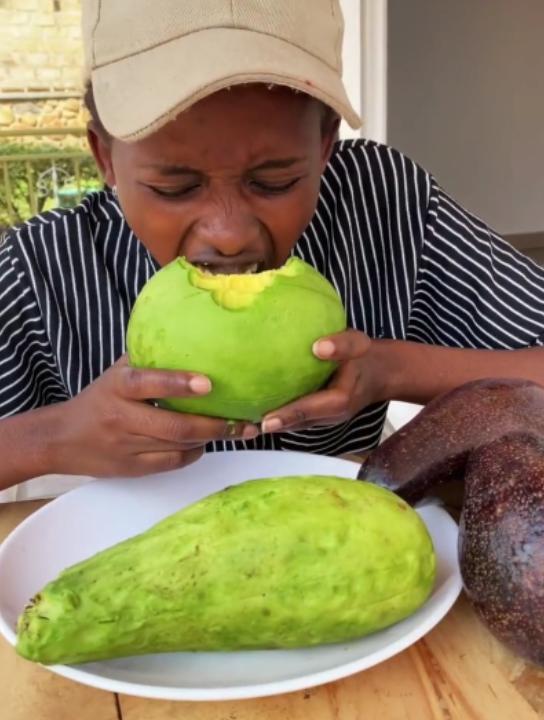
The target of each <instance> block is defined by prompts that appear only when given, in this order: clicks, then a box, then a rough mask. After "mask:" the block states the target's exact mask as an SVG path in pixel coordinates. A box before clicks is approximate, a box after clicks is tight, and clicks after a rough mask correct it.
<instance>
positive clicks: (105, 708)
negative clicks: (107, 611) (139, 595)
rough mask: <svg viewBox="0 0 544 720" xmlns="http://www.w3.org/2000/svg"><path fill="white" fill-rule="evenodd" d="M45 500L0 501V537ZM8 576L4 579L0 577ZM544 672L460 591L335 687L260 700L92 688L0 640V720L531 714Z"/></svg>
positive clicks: (486, 719) (541, 705) (419, 718)
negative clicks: (398, 650) (407, 641)
mask: <svg viewBox="0 0 544 720" xmlns="http://www.w3.org/2000/svg"><path fill="white" fill-rule="evenodd" d="M43 504H45V503H44V502H29V503H16V504H9V505H8V504H7V505H0V542H1V541H2V540H3V539H4V538H5V536H6V535H7V534H8V533H9V532H10V531H11V530H12V529H13V528H14V527H15V526H16V525H17V524H18V523H20V522H21V521H22V520H23V519H24V518H26V517H28V515H30V514H31V513H32V512H34V511H35V510H37V509H38V508H39V507H41V506H42V505H43ZM2 581H3V582H5V579H4V578H3V579H2ZM535 718H544V673H542V672H539V671H538V670H536V669H535V668H533V667H531V666H528V665H526V664H525V663H523V662H521V661H520V660H518V659H516V658H515V657H514V656H513V655H511V654H510V653H509V652H507V651H506V650H505V649H504V648H502V647H501V646H500V645H499V644H498V643H497V642H496V641H495V640H494V639H493V638H492V637H491V635H490V634H489V633H488V632H487V631H486V630H485V629H484V628H483V627H482V625H481V624H480V623H479V621H478V620H477V618H476V617H475V615H474V613H473V612H472V610H471V609H470V607H469V605H468V603H467V602H466V600H465V598H464V597H461V599H460V600H459V601H458V603H457V604H456V605H455V606H454V608H453V609H452V610H451V612H450V613H449V614H448V615H447V617H446V618H445V619H444V620H443V621H442V622H441V623H440V624H439V625H438V626H437V627H436V628H435V629H434V630H433V631H432V632H431V633H429V634H428V635H427V636H426V637H425V638H424V639H423V640H421V641H420V642H418V643H417V644H416V645H414V646H412V647H411V648H409V649H408V650H406V651H405V652H404V653H402V654H400V655H398V656H396V657H394V658H392V659H391V660H389V661H387V662H385V663H383V664H382V665H378V666H377V667H375V668H373V669H371V670H368V671H366V672H364V673H361V674H359V675H356V676H354V677H351V678H348V679H347V680H343V681H340V682H337V683H333V684H330V685H326V686H323V687H319V688H315V689H312V690H308V691H307V692H298V693H294V694H291V695H283V696H279V697H274V698H265V699H260V700H249V701H237V702H227V703H172V702H161V701H155V700H153V701H151V700H143V699H140V698H135V697H129V696H124V695H114V694H112V693H108V692H102V691H99V690H93V689H91V688H87V687H85V686H83V685H79V684H76V683H74V682H71V681H69V680H65V679H64V678H61V677H58V676H56V675H54V674H53V673H51V672H49V671H48V670H46V669H44V668H42V667H40V666H37V665H34V664H32V663H30V662H27V661H25V660H23V659H21V658H19V657H18V656H17V655H16V654H15V652H14V650H13V648H12V647H11V646H9V645H8V644H7V643H6V641H5V640H3V639H1V638H0V720H533V719H535Z"/></svg>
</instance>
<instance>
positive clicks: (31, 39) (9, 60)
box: [0, 0, 87, 147]
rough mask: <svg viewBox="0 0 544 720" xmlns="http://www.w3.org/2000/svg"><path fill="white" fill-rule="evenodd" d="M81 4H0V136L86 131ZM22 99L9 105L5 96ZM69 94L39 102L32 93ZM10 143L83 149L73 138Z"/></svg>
mask: <svg viewBox="0 0 544 720" xmlns="http://www.w3.org/2000/svg"><path fill="white" fill-rule="evenodd" d="M80 23H81V0H0V131H10V130H16V131H25V130H39V129H41V128H44V129H47V130H53V129H55V130H59V132H60V133H62V131H63V130H67V129H70V128H83V127H85V124H86V122H87V113H86V111H85V109H84V107H83V104H82V102H81V100H80V93H81V67H82V55H83V52H82V46H81V29H80ZM27 92H28V99H27V98H24V97H21V98H19V99H17V100H15V101H8V100H7V99H6V98H5V97H4V99H2V95H3V94H6V93H16V94H19V95H22V96H24V94H26V93H27ZM40 92H41V93H43V92H60V93H71V95H72V97H70V96H65V97H64V98H62V99H48V100H39V99H35V98H33V93H40ZM10 140H11V141H12V142H17V143H24V144H30V145H34V144H44V143H45V144H47V145H56V146H62V147H84V146H85V140H82V139H81V138H78V137H76V136H74V135H67V134H59V135H58V136H57V135H54V136H44V135H40V136H33V137H28V138H27V137H25V138H20V137H17V138H15V137H13V139H10Z"/></svg>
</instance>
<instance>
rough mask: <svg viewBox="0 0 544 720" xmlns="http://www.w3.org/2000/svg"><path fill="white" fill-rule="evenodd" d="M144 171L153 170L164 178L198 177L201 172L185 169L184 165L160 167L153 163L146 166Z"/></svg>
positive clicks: (194, 169) (189, 168)
mask: <svg viewBox="0 0 544 720" xmlns="http://www.w3.org/2000/svg"><path fill="white" fill-rule="evenodd" d="M145 168H146V170H155V172H158V173H159V175H164V176H165V177H175V176H176V175H200V174H201V171H200V170H197V169H196V168H191V167H187V166H186V165H160V164H157V163H154V164H152V165H146V166H145Z"/></svg>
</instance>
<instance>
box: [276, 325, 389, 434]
mask: <svg viewBox="0 0 544 720" xmlns="http://www.w3.org/2000/svg"><path fill="white" fill-rule="evenodd" d="M372 345H373V343H372V341H371V340H370V338H369V337H367V336H366V335H365V334H364V333H362V332H358V331H357V330H348V331H346V332H343V333H339V334H338V335H331V336H330V337H327V338H323V339H322V340H320V341H319V342H317V343H315V345H314V348H313V351H314V354H315V355H316V357H318V358H320V359H321V360H334V361H336V362H338V363H339V368H338V370H337V371H336V372H335V374H334V375H333V376H332V378H331V380H330V382H329V383H328V385H327V386H326V388H325V389H323V390H321V391H320V392H317V393H314V394H312V395H307V396H306V397H303V398H301V399H299V400H296V401H295V402H293V403H290V404H289V405H286V406H285V407H283V408H281V409H280V410H276V411H275V412H273V413H270V414H269V415H267V416H266V418H265V419H264V420H263V423H262V430H263V432H265V433H269V432H284V431H287V432H292V431H296V430H304V429H306V428H310V427H314V426H316V425H338V424H340V423H344V422H346V421H347V420H349V419H350V418H352V417H353V416H354V415H356V414H357V413H358V412H360V411H361V410H362V409H363V408H364V407H366V406H367V405H371V404H372V403H374V402H377V401H379V400H381V399H382V398H381V397H380V395H381V381H380V379H379V377H378V374H377V368H375V362H374V360H373V356H372V353H371V352H370V351H371V348H372Z"/></svg>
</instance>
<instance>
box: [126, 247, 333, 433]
mask: <svg viewBox="0 0 544 720" xmlns="http://www.w3.org/2000/svg"><path fill="white" fill-rule="evenodd" d="M346 327H347V319H346V312H345V310H344V307H343V305H342V301H341V299H340V297H339V295H338V293H337V292H336V290H335V289H334V287H333V285H332V284H331V283H330V282H329V281H328V280H327V279H326V278H325V277H324V276H323V275H321V274H320V273H318V272H317V270H315V268H313V267H312V266H311V265H308V264H307V263H305V262H304V261H303V260H300V259H299V258H296V257H292V258H290V259H289V260H288V261H287V262H286V263H285V265H284V266H283V267H281V268H279V269H277V270H266V271H264V272H255V273H254V274H253V273H249V274H243V275H240V274H236V275H214V274H212V273H210V272H207V270H206V268H201V267H196V266H194V265H191V264H190V263H189V262H187V260H185V259H184V258H177V259H176V260H174V261H173V262H171V263H170V264H168V265H166V266H165V267H163V268H161V269H160V270H159V271H158V272H157V273H156V274H155V275H153V277H152V278H151V279H150V280H149V281H148V282H147V283H146V285H145V286H144V288H143V290H142V291H141V293H140V294H139V295H138V297H137V299H136V303H135V305H134V308H133V309H132V313H131V315H130V319H129V323H128V328H127V350H128V353H129V357H130V363H131V365H133V366H134V367H137V368H162V369H163V370H187V371H191V372H197V373H200V374H202V375H206V376H207V377H209V378H210V380H211V383H212V390H211V392H210V393H209V394H207V395H202V396H199V397H191V398H166V399H159V400H158V403H159V404H160V405H162V406H164V407H166V408H168V409H170V410H174V411H178V412H183V413H193V414H195V415H210V416H214V417H222V418H225V419H227V420H245V421H248V422H260V421H261V420H262V418H263V416H264V415H265V414H266V413H268V412H272V411H273V410H276V409H278V408H280V407H282V406H283V405H287V404H288V403H289V402H291V401H293V400H295V399H296V398H299V397H302V396H303V395H308V394H309V393H312V392H315V391H317V390H319V389H320V388H321V387H322V386H323V385H324V384H325V383H326V381H327V380H328V379H329V377H330V376H331V374H332V373H333V372H334V370H335V369H336V363H335V362H332V361H324V360H319V359H318V358H316V357H315V355H314V354H313V352H312V346H313V344H314V343H315V342H316V341H317V340H319V339H320V338H322V337H324V336H326V335H332V334H334V333H338V332H341V331H343V330H345V329H346Z"/></svg>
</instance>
